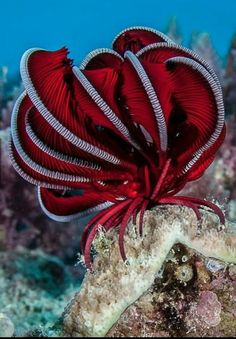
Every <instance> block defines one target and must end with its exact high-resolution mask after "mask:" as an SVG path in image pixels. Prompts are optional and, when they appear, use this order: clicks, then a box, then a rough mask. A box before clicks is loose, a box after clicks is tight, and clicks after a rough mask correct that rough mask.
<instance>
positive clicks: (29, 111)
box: [10, 27, 225, 268]
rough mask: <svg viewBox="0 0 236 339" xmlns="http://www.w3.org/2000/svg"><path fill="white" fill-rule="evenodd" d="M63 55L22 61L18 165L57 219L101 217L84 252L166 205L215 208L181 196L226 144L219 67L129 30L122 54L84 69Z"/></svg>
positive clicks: (118, 49)
mask: <svg viewBox="0 0 236 339" xmlns="http://www.w3.org/2000/svg"><path fill="white" fill-rule="evenodd" d="M67 54H68V51H67V49H66V48H62V49H60V50H58V51H55V52H49V51H46V50H43V49H30V50H28V51H26V52H25V54H24V55H23V57H22V60H21V76H22V81H23V84H24V86H25V92H24V93H23V94H22V95H21V96H20V97H19V99H18V101H17V102H16V105H15V107H14V109H13V114H12V122H11V133H12V141H11V151H10V153H11V159H12V164H13V166H14V168H15V169H16V171H17V172H18V173H19V174H20V175H21V176H22V177H23V178H25V179H26V180H28V181H29V182H31V183H33V184H35V185H37V186H38V196H39V201H40V204H41V206H42V209H43V210H44V212H45V213H46V214H47V215H48V216H49V217H51V218H53V219H55V220H60V221H70V220H72V219H74V218H79V217H82V216H85V215H89V214H90V213H91V212H98V213H97V214H96V215H95V217H93V218H92V219H91V220H90V222H89V223H88V224H87V225H86V227H85V229H84V232H83V236H82V251H83V253H84V255H85V262H86V264H87V267H89V268H91V259H90V249H91V244H92V241H93V239H94V236H95V234H96V232H97V231H98V228H99V226H100V225H102V226H103V228H104V229H105V231H108V230H109V229H110V228H112V227H117V226H119V246H120V251H121V255H122V258H123V259H124V260H126V256H125V250H124V242H123V238H124V234H125V229H126V225H127V223H128V221H129V219H130V218H131V217H133V220H134V221H135V219H136V215H137V213H138V212H139V211H140V221H139V232H140V234H142V225H143V216H144V212H145V210H146V209H149V208H151V207H153V206H155V205H160V204H180V205H184V206H188V207H189V208H192V209H193V211H194V212H195V214H196V216H197V218H198V219H200V213H199V208H201V207H202V206H207V207H208V208H210V209H211V210H213V211H214V212H215V213H217V214H218V216H219V218H220V221H221V222H224V216H223V213H222V212H221V210H220V209H219V208H218V207H217V206H216V205H214V204H212V203H211V202H207V201H202V200H200V199H197V198H191V197H184V196H179V195H176V194H177V193H178V192H179V191H180V190H181V189H182V188H183V187H184V185H185V184H186V183H187V182H188V181H191V180H195V179H197V178H199V177H200V176H201V175H202V174H203V173H204V171H205V169H206V168H207V167H208V166H209V165H210V163H211V162H212V161H213V159H214V155H215V153H216V151H217V149H218V148H219V146H220V145H221V143H222V141H223V139H224V136H225V124H224V105H223V99H222V92H221V88H220V84H219V81H218V79H217V77H216V75H215V73H214V71H213V70H212V68H211V67H210V66H209V65H208V64H207V63H206V62H205V61H204V60H203V59H201V58H200V57H199V56H198V55H197V54H195V53H194V52H192V51H191V50H189V49H187V48H184V47H181V46H179V45H177V44H175V43H173V42H172V41H171V40H170V39H169V38H168V37H167V36H165V35H164V34H162V33H160V32H158V31H155V30H153V29H149V28H145V27H132V28H128V29H126V30H124V31H122V32H121V33H120V34H119V35H118V36H117V37H116V38H115V40H114V42H113V49H98V50H95V51H93V52H91V53H90V54H89V55H88V56H87V58H86V59H85V60H84V61H83V62H82V65H81V66H80V68H79V67H77V66H74V65H73V62H72V60H71V59H69V58H68V57H67Z"/></svg>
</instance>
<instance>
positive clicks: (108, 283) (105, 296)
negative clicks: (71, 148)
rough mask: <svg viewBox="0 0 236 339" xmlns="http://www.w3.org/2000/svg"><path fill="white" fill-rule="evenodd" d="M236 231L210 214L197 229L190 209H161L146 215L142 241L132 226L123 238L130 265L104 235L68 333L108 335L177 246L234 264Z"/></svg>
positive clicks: (67, 318) (71, 308)
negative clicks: (178, 244) (121, 258)
mask: <svg viewBox="0 0 236 339" xmlns="http://www.w3.org/2000/svg"><path fill="white" fill-rule="evenodd" d="M138 218H139V216H138ZM199 227H200V229H199ZM235 227H236V225H235V224H228V223H226V226H225V227H223V228H222V225H220V224H219V221H218V220H217V217H216V216H215V215H213V214H212V213H210V212H208V211H205V212H204V214H203V217H202V222H201V225H200V226H199V223H198V221H197V219H196V216H195V214H194V213H193V211H191V210H190V209H188V208H186V207H177V206H175V207H173V206H168V207H167V206H166V207H158V208H155V209H153V210H151V211H146V212H145V216H144V234H143V237H140V235H138V232H137V229H136V226H134V225H133V224H132V223H129V225H128V227H127V233H126V235H125V247H126V253H127V257H128V262H127V263H124V262H123V261H122V260H120V254H119V248H118V245H117V241H116V240H117V239H116V238H117V232H116V231H115V230H111V231H110V232H108V233H106V235H104V234H103V232H102V231H101V232H100V233H99V234H98V235H97V238H96V240H95V244H94V247H95V250H96V252H97V255H96V258H95V260H94V264H93V268H94V272H93V273H91V272H89V271H88V272H87V273H86V276H85V279H84V282H83V285H82V288H81V290H80V291H79V293H77V294H76V295H75V297H74V298H73V300H72V301H71V303H70V304H69V305H68V306H67V308H66V309H65V311H64V314H63V319H64V320H63V324H64V331H65V334H67V335H72V336H100V337H102V336H104V335H105V334H106V333H107V332H108V330H109V329H110V328H111V327H112V326H113V324H114V323H115V322H116V321H117V320H118V319H119V317H120V315H121V314H122V313H123V312H124V311H125V309H126V308H127V307H128V306H129V305H131V304H132V303H134V302H135V301H136V300H137V299H138V298H139V297H140V296H142V294H143V293H144V292H146V291H147V290H148V288H149V287H150V286H151V285H152V284H153V282H154V280H155V278H156V276H157V273H158V271H159V270H160V269H161V267H162V265H163V264H164V262H165V260H166V257H167V255H168V253H169V251H170V250H171V248H172V247H173V245H174V244H175V243H181V244H184V245H186V246H188V247H189V248H192V249H194V250H196V251H197V252H199V253H201V254H202V255H204V256H206V257H213V258H217V259H220V260H223V261H225V262H227V263H236V235H235V233H234V232H235ZM104 240H105V241H104ZM104 244H105V245H104Z"/></svg>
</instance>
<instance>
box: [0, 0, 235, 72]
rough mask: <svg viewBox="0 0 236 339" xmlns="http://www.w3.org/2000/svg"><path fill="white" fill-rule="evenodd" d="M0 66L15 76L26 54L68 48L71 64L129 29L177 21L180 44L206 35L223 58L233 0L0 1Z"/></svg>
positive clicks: (232, 20)
mask: <svg viewBox="0 0 236 339" xmlns="http://www.w3.org/2000/svg"><path fill="white" fill-rule="evenodd" d="M0 13H1V19H0V28H1V39H0V66H2V65H7V66H8V67H9V74H10V75H13V74H17V72H18V71H19V62H20V58H21V56H22V54H23V53H24V51H25V50H27V49H28V48H31V47H41V48H45V49H48V50H55V49H58V48H60V47H62V46H67V47H68V48H69V50H70V51H71V53H70V57H71V58H72V59H74V62H75V64H78V63H80V61H81V60H82V59H83V58H84V56H85V55H86V54H87V53H88V52H90V51H91V50H92V49H95V48H99V47H110V46H111V41H112V39H113V38H114V36H115V35H116V34H117V33H118V32H119V31H120V30H122V29H124V28H126V27H129V26H132V25H145V26H149V27H153V28H156V29H158V30H161V31H165V29H166V27H167V24H168V21H169V19H170V18H171V17H173V16H176V17H177V22H178V24H179V28H180V30H181V34H182V36H183V42H182V44H183V45H185V46H188V45H189V41H190V37H191V33H192V32H203V31H205V32H208V33H210V35H211V38H212V41H213V45H214V47H215V49H216V50H217V52H218V54H219V55H220V56H221V57H222V58H224V57H225V56H226V54H227V50H228V47H229V43H230V40H231V38H232V35H233V34H234V32H236V0H224V1H221V0H208V1H204V0H198V1H191V0H171V1H164V0H162V1H159V0H156V1H155V0H143V1H140V0H119V1H112V0H100V1H96V0H90V1H81V0H64V1H63V0H41V1H32V0H11V1H9V0H1V1H0Z"/></svg>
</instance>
